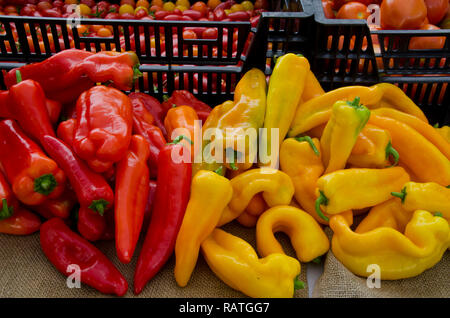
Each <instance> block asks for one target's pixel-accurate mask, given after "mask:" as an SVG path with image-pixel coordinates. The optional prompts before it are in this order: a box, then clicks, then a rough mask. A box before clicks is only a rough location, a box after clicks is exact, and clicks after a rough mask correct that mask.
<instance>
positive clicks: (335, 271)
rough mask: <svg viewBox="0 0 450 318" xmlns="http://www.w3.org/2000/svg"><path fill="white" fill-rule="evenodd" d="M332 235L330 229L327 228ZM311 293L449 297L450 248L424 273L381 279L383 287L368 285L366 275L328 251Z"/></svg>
mask: <svg viewBox="0 0 450 318" xmlns="http://www.w3.org/2000/svg"><path fill="white" fill-rule="evenodd" d="M326 233H327V235H328V236H329V237H330V238H331V236H332V233H333V232H332V231H331V229H329V228H327V229H326ZM312 297H320V298H337V297H345V298H349V297H353V298H373V297H374V298H392V297H395V298H444V297H445V298H448V297H450V252H449V251H448V250H447V252H445V253H444V256H443V258H442V259H441V261H440V262H439V263H437V264H436V265H435V266H434V267H432V268H430V269H428V270H426V271H425V272H423V273H422V274H420V275H418V276H416V277H412V278H408V279H401V280H395V281H381V284H380V288H369V287H368V286H367V278H364V277H358V276H355V275H354V274H353V273H351V272H350V271H349V270H348V269H347V268H345V267H344V266H343V265H342V264H341V263H340V262H339V261H338V260H337V259H336V257H335V256H334V255H333V252H331V251H329V252H328V254H327V257H326V260H325V268H324V272H323V274H322V275H321V276H320V278H319V279H318V280H317V282H316V284H315V287H314V290H313V292H312Z"/></svg>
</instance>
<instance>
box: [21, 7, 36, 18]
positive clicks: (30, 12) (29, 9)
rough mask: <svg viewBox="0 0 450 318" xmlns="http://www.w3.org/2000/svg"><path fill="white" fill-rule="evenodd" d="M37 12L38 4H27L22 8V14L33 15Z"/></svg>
mask: <svg viewBox="0 0 450 318" xmlns="http://www.w3.org/2000/svg"><path fill="white" fill-rule="evenodd" d="M34 12H36V6H35V5H34V4H27V5H26V6H24V7H23V8H22V9H21V10H20V15H26V16H31V15H33V13H34Z"/></svg>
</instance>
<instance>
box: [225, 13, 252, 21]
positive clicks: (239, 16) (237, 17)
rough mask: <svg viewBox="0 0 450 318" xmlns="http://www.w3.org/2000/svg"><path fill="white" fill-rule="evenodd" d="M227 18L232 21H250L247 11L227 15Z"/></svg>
mask: <svg viewBox="0 0 450 318" xmlns="http://www.w3.org/2000/svg"><path fill="white" fill-rule="evenodd" d="M227 18H229V19H231V20H233V21H248V20H250V15H249V14H248V13H247V11H237V12H231V13H229V14H228V15H227Z"/></svg>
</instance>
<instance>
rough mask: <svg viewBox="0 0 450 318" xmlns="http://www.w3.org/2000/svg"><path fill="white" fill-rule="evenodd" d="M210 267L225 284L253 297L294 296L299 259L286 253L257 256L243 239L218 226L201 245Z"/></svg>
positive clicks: (298, 272) (298, 271)
mask: <svg viewBox="0 0 450 318" xmlns="http://www.w3.org/2000/svg"><path fill="white" fill-rule="evenodd" d="M201 251H202V255H203V256H204V258H205V260H206V262H207V263H208V265H209V267H210V269H211V270H212V271H213V272H214V273H215V274H216V276H217V277H218V278H220V279H221V280H222V281H223V282H225V284H227V285H228V286H230V287H231V288H233V289H235V290H238V291H240V292H242V293H243V294H245V295H247V296H250V297H254V298H291V297H293V296H294V287H295V280H296V278H297V276H298V275H299V274H300V269H301V267H300V263H299V261H298V260H296V259H295V258H293V257H290V256H287V255H284V254H279V253H275V254H271V255H269V256H266V257H264V258H261V259H260V258H258V255H257V254H256V251H255V250H254V248H253V247H252V246H251V245H250V244H249V243H247V242H246V241H244V240H243V239H241V238H239V237H237V236H234V235H232V234H230V233H227V232H225V231H223V230H221V229H215V230H214V231H213V233H212V234H211V235H210V236H209V237H208V238H207V239H206V240H204V241H203V243H202V245H201Z"/></svg>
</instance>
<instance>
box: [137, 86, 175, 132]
mask: <svg viewBox="0 0 450 318" xmlns="http://www.w3.org/2000/svg"><path fill="white" fill-rule="evenodd" d="M128 97H129V98H130V100H131V104H132V105H133V109H137V108H146V109H147V110H148V111H149V112H150V114H152V116H153V120H154V125H155V126H157V127H158V128H159V129H160V130H161V132H162V134H163V136H164V138H165V139H167V132H166V128H165V127H164V117H165V116H166V113H167V110H165V109H164V108H163V106H162V105H161V103H160V102H159V101H158V100H157V99H156V98H154V97H152V96H150V95H147V94H144V93H139V92H137V93H134V92H133V93H130V94H129V95H128Z"/></svg>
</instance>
